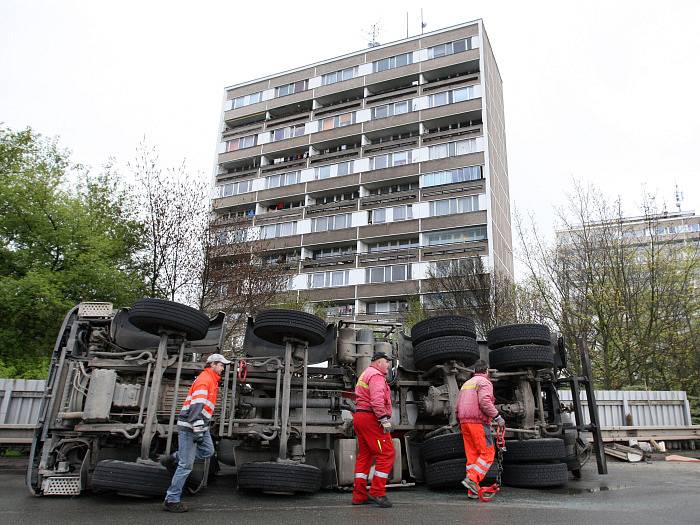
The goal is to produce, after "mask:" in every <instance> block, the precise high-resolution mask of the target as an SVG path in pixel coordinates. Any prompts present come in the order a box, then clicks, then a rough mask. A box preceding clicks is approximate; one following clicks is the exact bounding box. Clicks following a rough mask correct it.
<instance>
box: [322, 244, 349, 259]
mask: <svg viewBox="0 0 700 525" xmlns="http://www.w3.org/2000/svg"><path fill="white" fill-rule="evenodd" d="M351 253H355V247H354V246H336V247H335V248H323V249H322V250H314V252H313V258H314V259H325V258H327V257H338V256H339V255H348V254H351Z"/></svg>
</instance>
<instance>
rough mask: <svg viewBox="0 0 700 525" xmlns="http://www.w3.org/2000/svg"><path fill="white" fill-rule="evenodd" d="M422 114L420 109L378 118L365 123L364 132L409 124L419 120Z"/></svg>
mask: <svg viewBox="0 0 700 525" xmlns="http://www.w3.org/2000/svg"><path fill="white" fill-rule="evenodd" d="M419 118H420V116H419V112H418V111H409V112H408V113H402V114H401V115H395V116H392V117H384V118H378V119H374V120H370V121H368V122H365V123H364V128H363V129H364V132H365V133H371V132H372V131H379V130H383V129H389V128H396V127H399V126H408V125H410V124H414V123H416V122H418V120H419Z"/></svg>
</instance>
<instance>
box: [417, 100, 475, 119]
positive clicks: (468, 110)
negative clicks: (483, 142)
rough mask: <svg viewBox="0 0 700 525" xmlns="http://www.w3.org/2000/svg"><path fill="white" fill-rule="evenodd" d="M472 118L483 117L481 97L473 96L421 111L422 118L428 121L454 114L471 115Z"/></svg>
mask: <svg viewBox="0 0 700 525" xmlns="http://www.w3.org/2000/svg"><path fill="white" fill-rule="evenodd" d="M470 114H471V117H470V118H471V119H472V120H475V119H477V118H481V98H473V99H471V100H465V101H464V102H458V103H457V104H445V105H443V106H438V107H435V108H430V109H423V110H421V112H420V119H421V120H422V121H424V122H425V121H428V120H432V119H436V118H442V117H450V116H454V115H470Z"/></svg>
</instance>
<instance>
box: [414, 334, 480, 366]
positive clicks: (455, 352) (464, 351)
mask: <svg viewBox="0 0 700 525" xmlns="http://www.w3.org/2000/svg"><path fill="white" fill-rule="evenodd" d="M449 359H454V360H456V361H462V362H463V363H464V364H465V365H466V366H469V365H471V364H473V363H474V362H475V361H476V360H477V359H479V346H478V345H477V344H476V341H475V340H474V339H473V338H471V337H465V336H461V335H446V336H443V337H436V338H434V339H428V340H427V341H423V342H422V343H420V344H418V345H416V346H415V347H414V348H413V361H414V363H415V365H416V368H418V369H419V370H427V369H428V368H430V367H431V366H433V365H435V364H438V363H442V362H444V361H447V360H449Z"/></svg>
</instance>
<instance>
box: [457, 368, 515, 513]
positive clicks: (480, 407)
mask: <svg viewBox="0 0 700 525" xmlns="http://www.w3.org/2000/svg"><path fill="white" fill-rule="evenodd" d="M494 402H495V398H494V396H493V385H492V384H491V381H490V380H489V374H488V365H487V364H486V361H483V360H481V359H479V360H478V361H477V362H476V363H474V375H473V376H472V378H471V379H469V380H468V381H466V382H465V383H464V384H463V385H462V388H461V389H460V391H459V396H458V397H457V406H456V412H457V419H458V420H459V423H460V429H461V430H462V439H463V440H464V451H465V452H466V454H467V465H466V469H467V475H466V477H465V478H464V481H462V484H463V485H464V486H465V487H466V488H467V496H468V497H469V498H472V499H477V498H478V497H479V496H478V494H479V483H481V481H482V480H483V479H484V477H486V473H487V472H488V471H489V469H490V468H491V464H492V463H493V459H494V457H495V455H496V448H495V446H494V438H493V434H492V432H491V422H492V421H493V422H494V423H496V424H498V426H499V427H505V426H506V422H505V421H504V420H503V418H502V417H501V416H500V415H498V410H497V409H496V406H495V405H494Z"/></svg>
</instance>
